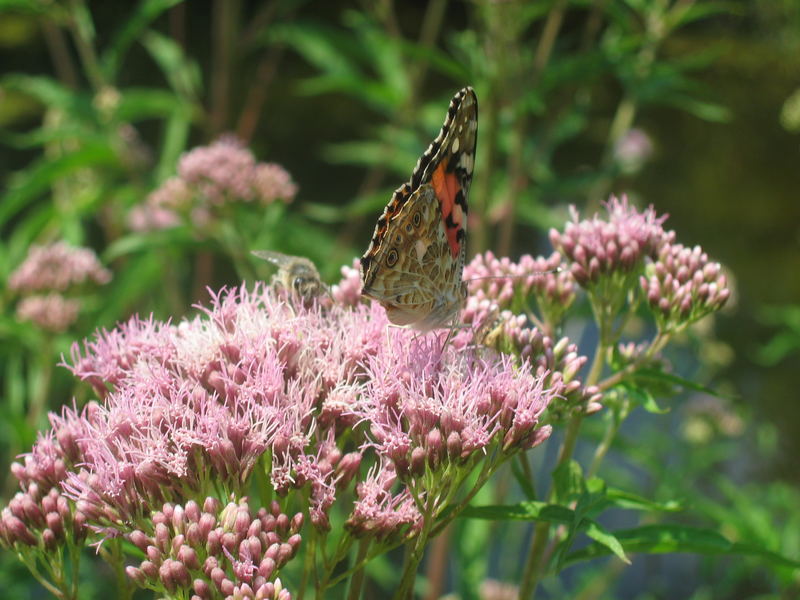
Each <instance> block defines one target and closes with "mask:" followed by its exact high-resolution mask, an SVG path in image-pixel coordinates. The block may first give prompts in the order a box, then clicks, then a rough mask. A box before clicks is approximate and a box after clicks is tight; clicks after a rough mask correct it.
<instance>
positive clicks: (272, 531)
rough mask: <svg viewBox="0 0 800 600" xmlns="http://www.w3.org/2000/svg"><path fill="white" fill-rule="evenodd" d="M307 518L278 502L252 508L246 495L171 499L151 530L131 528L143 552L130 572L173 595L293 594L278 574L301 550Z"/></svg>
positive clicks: (282, 599)
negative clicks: (223, 499)
mask: <svg viewBox="0 0 800 600" xmlns="http://www.w3.org/2000/svg"><path fill="white" fill-rule="evenodd" d="M302 525H303V514H302V513H296V514H295V515H294V516H293V517H289V516H288V515H286V514H284V513H283V512H282V511H281V507H280V505H279V504H278V503H277V502H273V503H272V504H271V506H270V508H269V510H267V509H266V508H263V507H262V508H260V509H258V510H253V509H251V508H250V506H249V503H248V499H247V498H243V499H241V500H239V501H238V502H232V501H231V502H228V503H227V505H223V504H222V503H221V502H220V501H219V500H218V499H217V498H214V497H208V498H206V499H205V501H204V502H203V504H202V506H201V505H200V504H198V503H197V502H195V501H194V500H189V501H188V502H187V503H186V504H185V505H180V504H170V503H167V504H164V505H163V507H162V508H161V510H158V511H155V512H154V513H153V515H152V517H151V519H150V521H149V523H148V527H147V528H146V529H144V530H143V529H134V530H133V531H131V532H130V533H128V534H126V538H127V539H128V540H129V541H131V542H132V543H133V544H134V545H135V546H137V547H138V548H139V549H140V550H141V551H142V552H143V553H144V556H145V558H144V560H142V561H141V562H140V563H139V565H138V566H129V567H127V569H126V573H127V574H128V576H129V577H130V578H131V579H133V580H134V581H135V582H136V583H137V584H138V585H139V586H141V587H147V588H150V589H153V590H157V591H160V592H162V593H164V592H166V593H169V594H172V595H174V594H176V593H178V594H179V593H181V592H183V593H184V594H186V596H189V595H190V594H193V595H192V597H193V598H194V597H196V598H217V597H224V598H254V599H255V598H258V599H263V600H268V599H269V600H273V599H274V600H289V599H290V598H291V595H290V594H289V592H288V590H286V588H284V587H283V585H282V584H281V580H280V579H279V578H277V577H276V576H275V575H276V573H277V572H278V571H279V570H280V569H281V568H282V567H283V566H284V565H286V563H287V562H289V560H291V559H292V558H293V557H294V556H295V554H297V551H298V549H299V547H300V542H301V537H300V534H299V531H300V529H301V527H302Z"/></svg>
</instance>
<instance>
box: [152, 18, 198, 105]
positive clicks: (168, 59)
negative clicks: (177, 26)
mask: <svg viewBox="0 0 800 600" xmlns="http://www.w3.org/2000/svg"><path fill="white" fill-rule="evenodd" d="M142 45H143V46H144V47H145V48H146V49H147V51H148V52H149V53H150V56H152V57H153V60H154V61H155V62H156V64H158V66H159V67H160V68H161V71H162V72H163V73H164V77H166V79H167V82H168V83H169V85H170V87H171V88H172V89H173V90H174V91H175V93H176V94H178V95H179V96H181V97H183V98H186V99H188V100H192V101H194V100H195V99H196V98H197V97H198V94H199V93H200V89H201V77H200V69H199V67H198V66H197V63H195V62H194V61H193V60H191V59H190V58H189V57H187V56H186V54H184V52H183V48H181V47H180V45H179V44H178V43H176V42H175V41H174V40H173V39H171V38H169V37H167V36H165V35H161V34H160V33H156V32H155V31H147V32H145V33H144V34H143V35H142Z"/></svg>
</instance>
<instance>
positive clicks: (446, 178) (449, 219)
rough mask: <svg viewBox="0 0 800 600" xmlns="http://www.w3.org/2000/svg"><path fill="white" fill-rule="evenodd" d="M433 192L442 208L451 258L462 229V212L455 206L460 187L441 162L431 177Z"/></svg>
mask: <svg viewBox="0 0 800 600" xmlns="http://www.w3.org/2000/svg"><path fill="white" fill-rule="evenodd" d="M431 184H432V185H433V190H434V191H435V192H436V197H437V198H438V199H439V203H440V204H441V208H442V222H443V224H444V230H445V233H446V234H447V244H448V245H449V246H450V254H452V256H453V258H455V257H456V256H458V253H459V251H460V249H461V248H460V244H459V243H458V239H457V236H458V230H459V229H461V227H462V221H463V211H462V210H461V207H460V206H458V205H457V204H456V194H458V192H459V190H460V189H461V186H460V185H459V183H458V178H457V177H456V174H455V173H454V172H452V171H447V169H446V166H445V162H441V163H440V164H439V166H438V167H436V170H435V171H434V172H433V176H432V177H431Z"/></svg>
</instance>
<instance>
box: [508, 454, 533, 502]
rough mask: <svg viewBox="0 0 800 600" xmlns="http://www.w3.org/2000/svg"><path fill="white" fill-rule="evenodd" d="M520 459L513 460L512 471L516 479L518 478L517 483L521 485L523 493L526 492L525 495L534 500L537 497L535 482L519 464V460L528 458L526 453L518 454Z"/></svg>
mask: <svg viewBox="0 0 800 600" xmlns="http://www.w3.org/2000/svg"><path fill="white" fill-rule="evenodd" d="M517 457H518V460H514V461H512V462H511V473H512V474H513V475H514V479H516V480H517V484H518V485H519V487H520V489H521V490H522V493H523V494H525V497H526V498H527V499H528V500H533V499H534V498H536V490H534V489H533V484H532V483H531V480H530V479H529V478H528V476H527V475H526V474H525V472H524V471H523V470H522V467H521V466H520V464H519V461H523V460H528V459H527V457H526V456H525V454H519V455H517Z"/></svg>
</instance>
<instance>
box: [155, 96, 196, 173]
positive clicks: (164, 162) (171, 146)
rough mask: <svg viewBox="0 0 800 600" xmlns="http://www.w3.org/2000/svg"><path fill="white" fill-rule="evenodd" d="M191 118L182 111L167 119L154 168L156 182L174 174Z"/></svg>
mask: <svg viewBox="0 0 800 600" xmlns="http://www.w3.org/2000/svg"><path fill="white" fill-rule="evenodd" d="M191 123H192V120H191V116H190V115H189V114H187V113H186V111H183V110H176V111H174V112H173V113H172V114H171V115H170V117H169V119H167V123H166V129H165V131H164V141H163V142H162V144H161V153H160V155H159V158H158V165H157V166H156V182H158V183H161V182H162V181H164V180H165V179H166V178H167V177H169V176H170V175H172V174H173V173H175V171H176V169H177V164H178V158H179V157H180V155H181V153H182V152H183V151H184V150H185V149H186V143H187V141H188V140H189V130H190V127H191Z"/></svg>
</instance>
